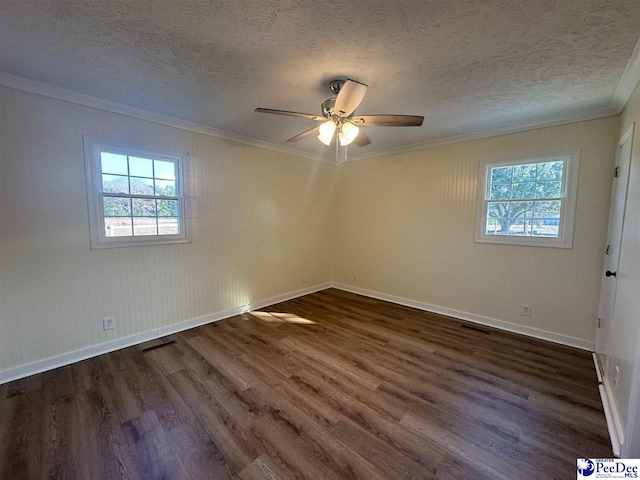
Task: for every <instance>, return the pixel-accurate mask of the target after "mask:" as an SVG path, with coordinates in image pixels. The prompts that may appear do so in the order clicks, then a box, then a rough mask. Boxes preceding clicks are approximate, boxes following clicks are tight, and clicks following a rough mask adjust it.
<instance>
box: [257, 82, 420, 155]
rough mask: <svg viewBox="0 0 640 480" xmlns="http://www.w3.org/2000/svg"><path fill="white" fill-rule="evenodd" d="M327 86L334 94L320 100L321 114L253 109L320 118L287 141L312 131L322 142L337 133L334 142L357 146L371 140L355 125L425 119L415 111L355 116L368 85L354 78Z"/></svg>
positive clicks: (409, 124)
mask: <svg viewBox="0 0 640 480" xmlns="http://www.w3.org/2000/svg"><path fill="white" fill-rule="evenodd" d="M329 88H330V90H331V92H333V93H334V94H335V95H336V97H334V98H329V99H327V100H325V101H324V102H323V103H322V105H321V107H320V108H321V110H322V115H321V116H320V115H313V114H310V113H299V112H290V111H287V110H274V109H270V108H256V112H261V113H271V114H275V115H287V116H291V117H301V118H307V119H309V120H314V121H316V122H323V123H322V125H320V126H318V127H313V128H311V129H309V130H306V131H304V132H302V133H300V134H298V135H296V136H295V137H292V138H290V139H289V140H287V142H297V141H300V140H302V139H303V138H306V137H309V136H312V135H313V136H316V137H317V138H318V140H320V141H321V142H322V143H324V144H325V145H327V146H329V145H331V144H332V143H333V139H334V138H335V137H336V136H337V137H338V138H337V142H338V143H339V144H340V146H342V147H346V146H347V145H350V144H351V143H354V142H355V144H356V145H358V146H359V147H364V146H365V145H369V144H370V143H371V140H370V139H369V137H368V136H367V135H366V134H365V133H364V132H362V131H361V130H360V128H359V127H358V126H360V127H366V126H381V127H419V126H421V125H422V122H423V121H424V117H422V116H418V115H386V114H385V115H364V116H358V117H354V116H353V114H354V112H355V110H356V108H358V106H359V105H360V102H362V99H363V98H364V96H365V94H366V93H367V88H368V87H367V85H365V84H364V83H360V82H357V81H355V80H333V81H332V82H331V83H330V84H329ZM336 133H337V135H336ZM337 147H338V145H336V148H337Z"/></svg>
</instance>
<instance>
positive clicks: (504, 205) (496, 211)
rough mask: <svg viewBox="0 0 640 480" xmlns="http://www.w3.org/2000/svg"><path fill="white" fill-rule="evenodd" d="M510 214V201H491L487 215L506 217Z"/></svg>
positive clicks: (490, 216)
mask: <svg viewBox="0 0 640 480" xmlns="http://www.w3.org/2000/svg"><path fill="white" fill-rule="evenodd" d="M508 216H509V202H489V204H488V206H487V217H489V218H506V217H508Z"/></svg>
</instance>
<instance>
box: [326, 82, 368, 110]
mask: <svg viewBox="0 0 640 480" xmlns="http://www.w3.org/2000/svg"><path fill="white" fill-rule="evenodd" d="M366 93H367V86H366V85H365V84H364V83H360V82H356V81H355V80H347V81H346V82H344V85H342V88H340V92H338V96H337V97H336V104H335V106H334V107H333V113H335V114H336V115H339V116H341V117H348V116H349V115H351V114H352V113H353V112H354V110H355V109H356V108H358V105H360V102H361V101H362V99H363V98H364V96H365V94H366Z"/></svg>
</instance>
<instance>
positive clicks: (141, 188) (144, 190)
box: [131, 177, 153, 195]
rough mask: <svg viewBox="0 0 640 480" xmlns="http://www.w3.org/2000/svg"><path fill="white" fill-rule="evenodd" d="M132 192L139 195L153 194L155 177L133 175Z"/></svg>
mask: <svg viewBox="0 0 640 480" xmlns="http://www.w3.org/2000/svg"><path fill="white" fill-rule="evenodd" d="M131 193H132V194H136V193H137V194H138V195H153V179H151V178H138V177H131Z"/></svg>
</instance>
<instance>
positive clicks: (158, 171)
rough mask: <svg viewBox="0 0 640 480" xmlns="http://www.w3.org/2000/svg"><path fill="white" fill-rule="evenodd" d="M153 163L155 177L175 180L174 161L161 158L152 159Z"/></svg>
mask: <svg viewBox="0 0 640 480" xmlns="http://www.w3.org/2000/svg"><path fill="white" fill-rule="evenodd" d="M153 165H154V168H155V177H156V178H161V179H163V180H175V179H176V164H175V162H167V161H163V160H154V161H153Z"/></svg>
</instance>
